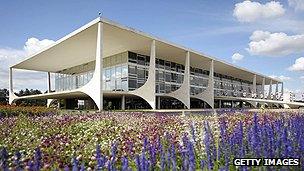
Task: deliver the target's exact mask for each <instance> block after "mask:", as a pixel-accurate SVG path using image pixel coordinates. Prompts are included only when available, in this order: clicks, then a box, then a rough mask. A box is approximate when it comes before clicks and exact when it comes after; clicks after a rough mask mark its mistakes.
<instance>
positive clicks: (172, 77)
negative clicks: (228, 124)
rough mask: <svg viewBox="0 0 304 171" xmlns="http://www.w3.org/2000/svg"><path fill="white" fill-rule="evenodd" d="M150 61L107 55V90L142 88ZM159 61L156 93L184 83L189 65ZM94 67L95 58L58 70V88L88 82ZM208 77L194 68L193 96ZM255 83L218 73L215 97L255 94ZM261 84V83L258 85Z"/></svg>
mask: <svg viewBox="0 0 304 171" xmlns="http://www.w3.org/2000/svg"><path fill="white" fill-rule="evenodd" d="M149 61H150V57H149V56H146V55H141V54H137V53H133V52H124V53H120V54H117V55H114V56H111V57H107V58H104V61H103V63H104V68H103V72H102V73H103V89H104V90H106V91H132V90H135V89H137V88H139V87H141V86H142V85H144V84H145V82H146V80H147V78H148V74H149V73H148V68H149ZM155 64H156V70H155V74H156V75H155V78H156V87H155V88H156V94H158V95H160V94H165V93H170V92H172V91H175V90H177V89H178V88H179V87H180V86H181V84H182V82H183V79H184V72H185V66H184V65H182V64H179V63H176V62H172V61H167V60H163V59H160V58H156V61H155ZM94 66H95V62H94V61H93V62H90V63H87V64H84V65H80V66H76V67H73V68H69V69H66V70H63V71H61V72H59V73H56V76H55V88H56V91H64V90H72V89H76V88H79V87H81V86H83V85H85V84H86V83H88V82H89V81H90V80H91V78H92V76H93V70H94ZM208 77H209V71H208V70H204V69H201V68H194V67H190V93H191V95H195V94H199V93H201V92H203V91H204V90H205V89H206V87H207V86H208ZM252 84H253V83H252V82H249V81H245V80H241V79H238V78H233V77H231V76H228V75H223V74H219V73H214V95H215V96H234V97H251V95H252ZM260 86H261V85H257V87H260ZM257 92H259V90H258V91H257ZM258 97H260V96H258Z"/></svg>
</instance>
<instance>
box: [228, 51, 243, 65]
mask: <svg viewBox="0 0 304 171" xmlns="http://www.w3.org/2000/svg"><path fill="white" fill-rule="evenodd" d="M243 58H244V56H243V55H241V54H239V53H234V54H233V55H232V56H231V59H232V62H233V63H236V62H237V61H240V60H242V59H243Z"/></svg>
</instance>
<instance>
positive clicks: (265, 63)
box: [0, 0, 304, 93]
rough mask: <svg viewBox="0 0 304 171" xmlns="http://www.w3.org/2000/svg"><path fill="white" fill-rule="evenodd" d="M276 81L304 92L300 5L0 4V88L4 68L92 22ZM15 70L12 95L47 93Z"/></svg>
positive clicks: (292, 0) (278, 1)
mask: <svg viewBox="0 0 304 171" xmlns="http://www.w3.org/2000/svg"><path fill="white" fill-rule="evenodd" d="M98 12H101V13H102V16H103V17H105V18H108V19H110V20H113V21H116V22H118V23H121V24H123V25H126V26H129V27H133V28H136V29H138V30H141V31H144V32H146V33H149V34H152V35H155V36H157V37H160V38H163V39H165V40H169V41H171V42H174V43H177V44H180V45H183V46H185V47H189V48H191V49H194V50H196V51H200V52H202V53H204V54H208V55H210V56H213V57H216V58H218V59H221V60H224V61H227V62H229V63H233V64H235V65H237V66H241V67H245V68H247V69H249V70H252V71H256V72H258V73H262V74H264V75H268V76H271V77H274V78H277V79H281V80H282V81H284V87H285V89H286V90H291V91H294V92H296V93H300V92H304V0H275V1H266V0H261V1H258V0H254V1H240V0H229V1H227V0H188V1H187V2H186V1H181V0H175V1H173V0H166V1H163V0H154V1H149V0H142V1H131V0H124V1H118V0H99V1H95V0H88V1H76V0H73V1H68V0H65V1H62V0H61V1H60V0H53V1H41V0H37V1H34V0H27V1H24V0H15V1H2V2H1V3H0V23H1V24H0V25H1V27H0V88H8V71H9V69H8V68H9V66H10V65H13V64H14V63H17V62H18V61H21V60H22V59H24V58H26V57H27V56H28V55H30V54H32V53H34V52H37V51H39V50H40V49H41V48H43V47H46V46H48V45H50V44H52V43H54V41H56V40H58V39H60V38H61V37H63V36H65V35H66V34H68V33H70V32H72V31H74V30H76V29H77V28H79V27H81V26H82V25H84V24H86V23H88V22H90V21H91V20H93V19H95V18H97V17H98ZM46 75H47V74H46V73H41V72H39V73H38V72H29V71H19V70H18V71H15V70H14V89H15V90H16V91H17V90H20V89H24V88H34V89H40V90H42V91H44V90H46V89H47V83H46Z"/></svg>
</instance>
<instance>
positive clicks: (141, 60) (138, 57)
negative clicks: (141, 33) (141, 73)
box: [137, 55, 146, 65]
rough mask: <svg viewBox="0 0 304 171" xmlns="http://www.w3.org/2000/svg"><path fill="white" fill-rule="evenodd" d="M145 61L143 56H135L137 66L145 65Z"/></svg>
mask: <svg viewBox="0 0 304 171" xmlns="http://www.w3.org/2000/svg"><path fill="white" fill-rule="evenodd" d="M145 61H146V59H145V56H142V55H138V56H137V63H138V64H139V65H145Z"/></svg>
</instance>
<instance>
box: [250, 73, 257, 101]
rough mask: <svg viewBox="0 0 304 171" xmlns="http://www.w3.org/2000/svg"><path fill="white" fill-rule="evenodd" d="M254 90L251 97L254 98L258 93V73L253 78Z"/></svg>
mask: <svg viewBox="0 0 304 171" xmlns="http://www.w3.org/2000/svg"><path fill="white" fill-rule="evenodd" d="M252 82H253V83H252V84H253V85H252V91H251V97H252V98H256V95H257V91H256V90H257V87H256V75H254V76H253V80H252Z"/></svg>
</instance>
